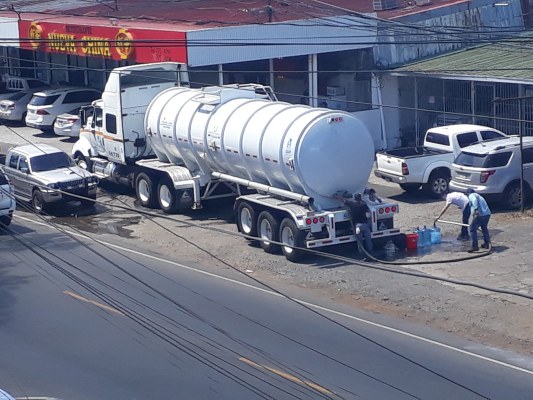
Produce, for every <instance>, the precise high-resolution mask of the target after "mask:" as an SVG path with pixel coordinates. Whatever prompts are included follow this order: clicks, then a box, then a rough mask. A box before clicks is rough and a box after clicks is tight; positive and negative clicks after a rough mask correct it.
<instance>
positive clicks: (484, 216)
mask: <svg viewBox="0 0 533 400" xmlns="http://www.w3.org/2000/svg"><path fill="white" fill-rule="evenodd" d="M466 195H467V196H468V202H469V204H470V213H471V214H472V223H471V224H470V235H471V237H472V248H471V249H470V250H468V252H469V253H472V252H474V251H478V250H479V247H478V242H477V228H478V227H481V231H482V232H483V241H484V243H483V244H482V245H481V247H483V248H484V249H488V248H489V247H490V235H489V228H488V225H489V220H490V208H489V206H488V204H487V201H486V200H485V199H484V198H483V197H482V196H481V195H479V194H477V193H476V192H474V189H468V190H467V191H466Z"/></svg>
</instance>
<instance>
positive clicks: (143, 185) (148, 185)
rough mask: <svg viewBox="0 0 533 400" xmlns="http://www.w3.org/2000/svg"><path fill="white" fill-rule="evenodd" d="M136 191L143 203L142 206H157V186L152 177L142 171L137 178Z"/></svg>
mask: <svg viewBox="0 0 533 400" xmlns="http://www.w3.org/2000/svg"><path fill="white" fill-rule="evenodd" d="M135 191H136V192H137V200H139V203H141V206H143V207H147V208H155V207H156V201H157V200H156V197H157V194H156V187H155V185H154V182H153V180H152V178H151V177H150V176H149V175H148V174H145V173H144V172H141V173H140V174H139V175H137V179H135Z"/></svg>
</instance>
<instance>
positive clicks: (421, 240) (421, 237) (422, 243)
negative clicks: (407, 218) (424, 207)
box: [415, 227, 428, 247]
mask: <svg viewBox="0 0 533 400" xmlns="http://www.w3.org/2000/svg"><path fill="white" fill-rule="evenodd" d="M415 233H416V234H418V247H426V246H427V245H428V243H427V240H426V238H427V234H426V232H425V230H424V229H420V228H418V227H417V228H416V230H415Z"/></svg>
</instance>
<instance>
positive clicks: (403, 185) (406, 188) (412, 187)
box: [400, 183, 421, 193]
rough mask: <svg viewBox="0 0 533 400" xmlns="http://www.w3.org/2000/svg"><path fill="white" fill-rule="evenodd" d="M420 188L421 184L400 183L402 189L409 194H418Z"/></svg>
mask: <svg viewBox="0 0 533 400" xmlns="http://www.w3.org/2000/svg"><path fill="white" fill-rule="evenodd" d="M420 186H421V185H420V184H419V183H400V187H401V188H402V189H403V190H404V191H406V192H407V193H412V192H416V191H417V190H418V189H420Z"/></svg>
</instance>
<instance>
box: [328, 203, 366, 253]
mask: <svg viewBox="0 0 533 400" xmlns="http://www.w3.org/2000/svg"><path fill="white" fill-rule="evenodd" d="M335 198H336V199H339V200H341V201H342V202H343V203H344V205H345V206H346V208H347V209H348V211H349V212H350V218H351V220H352V227H353V230H354V232H355V234H356V235H357V239H358V240H357V248H358V249H359V252H361V253H362V254H364V251H363V249H362V248H361V246H362V245H363V243H364V248H365V249H366V251H367V252H371V251H372V250H373V245H372V237H371V235H370V226H369V225H368V216H369V215H370V209H369V208H368V206H367V205H366V203H365V202H364V201H363V199H362V197H361V194H360V193H354V195H353V199H350V198H346V197H342V196H335Z"/></svg>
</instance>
